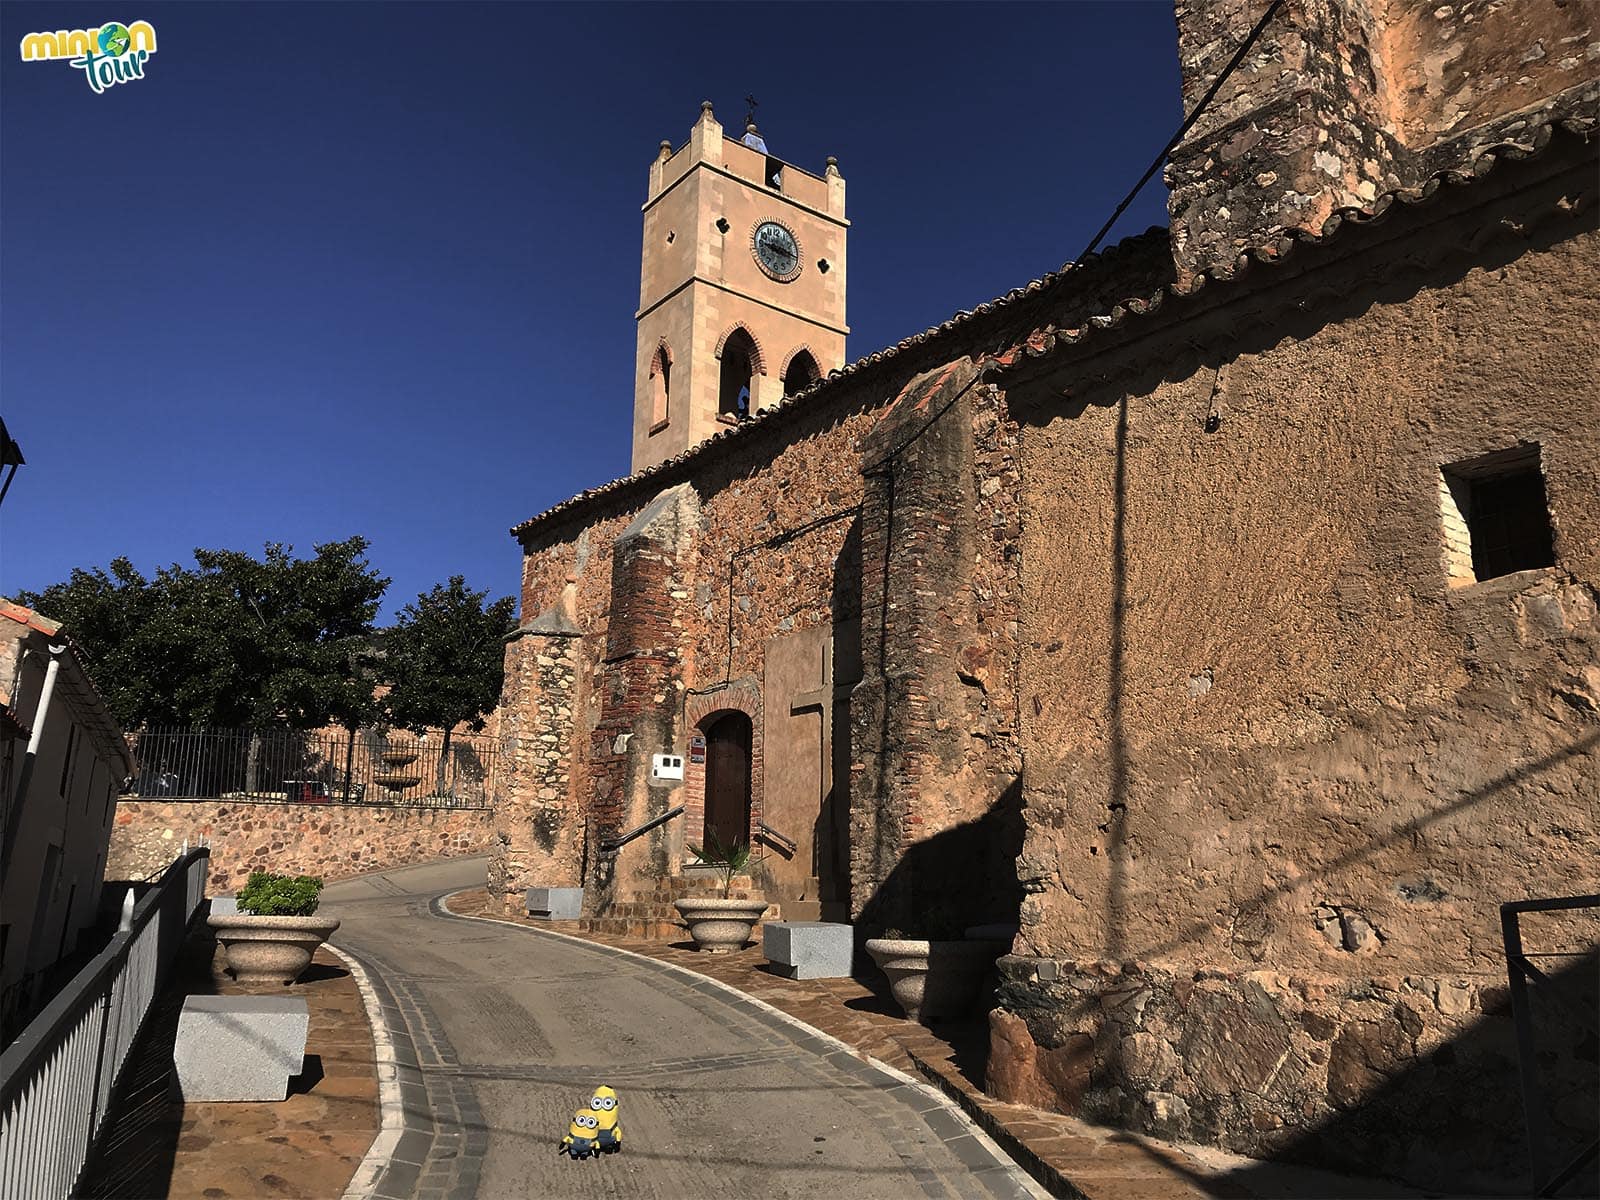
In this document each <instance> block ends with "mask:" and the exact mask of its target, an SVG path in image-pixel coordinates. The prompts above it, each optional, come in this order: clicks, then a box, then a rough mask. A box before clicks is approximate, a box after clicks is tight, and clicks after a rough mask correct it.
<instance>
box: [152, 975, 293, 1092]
mask: <svg viewBox="0 0 1600 1200" xmlns="http://www.w3.org/2000/svg"><path fill="white" fill-rule="evenodd" d="M310 1025H311V1014H310V1011H309V1009H308V1008H307V1006H306V1002H305V999H304V998H303V997H300V996H190V997H188V998H187V999H186V1000H184V1002H183V1011H182V1012H181V1013H180V1014H179V1015H178V1037H177V1041H176V1043H175V1044H174V1046H173V1050H172V1059H173V1065H174V1066H175V1067H176V1068H177V1076H178V1088H179V1091H180V1092H181V1093H182V1096H183V1099H184V1100H186V1101H189V1100H286V1099H288V1096H289V1079H290V1077H291V1076H293V1075H298V1074H300V1071H301V1068H302V1067H303V1065H304V1063H305V1056H306V1032H307V1030H308V1029H309V1028H310Z"/></svg>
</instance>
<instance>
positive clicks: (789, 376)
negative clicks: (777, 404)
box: [783, 350, 822, 396]
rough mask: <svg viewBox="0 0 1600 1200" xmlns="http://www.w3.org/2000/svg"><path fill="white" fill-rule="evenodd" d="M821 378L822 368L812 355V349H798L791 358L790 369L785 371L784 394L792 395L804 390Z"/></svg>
mask: <svg viewBox="0 0 1600 1200" xmlns="http://www.w3.org/2000/svg"><path fill="white" fill-rule="evenodd" d="M821 378H822V370H821V368H820V367H818V366H817V360H816V359H814V358H812V357H811V351H809V350H797V351H796V352H795V356H794V357H793V358H791V359H790V360H789V368H788V370H786V371H785V372H784V373H783V394H784V395H785V396H792V395H794V394H795V393H796V392H803V391H805V390H806V389H807V388H808V387H810V386H811V385H812V384H814V383H815V382H817V380H819V379H821Z"/></svg>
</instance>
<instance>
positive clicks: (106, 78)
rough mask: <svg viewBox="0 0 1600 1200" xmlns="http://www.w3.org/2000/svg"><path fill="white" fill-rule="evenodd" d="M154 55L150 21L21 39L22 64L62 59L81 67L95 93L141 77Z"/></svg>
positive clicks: (36, 35) (114, 23)
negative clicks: (145, 65) (146, 64)
mask: <svg viewBox="0 0 1600 1200" xmlns="http://www.w3.org/2000/svg"><path fill="white" fill-rule="evenodd" d="M155 52H156V31H155V27H154V26H152V25H151V24H150V22H149V21H134V22H132V23H131V24H128V25H124V24H122V22H120V21H107V22H106V23H105V24H104V25H102V26H100V27H99V28H98V29H62V30H58V31H57V32H55V33H30V34H28V35H27V36H26V37H24V38H23V39H22V60H23V61H24V62H46V61H49V60H51V59H56V58H64V59H66V60H67V65H68V66H70V67H78V68H80V69H81V70H82V71H83V73H84V75H85V76H86V77H87V78H88V80H89V86H90V87H91V88H93V89H94V90H95V91H96V92H103V91H105V90H106V89H107V88H108V87H112V86H113V85H115V84H119V83H127V82H128V81H129V80H131V79H143V78H144V64H145V63H146V61H148V59H149V58H150V56H151V55H152V54H154V53H155Z"/></svg>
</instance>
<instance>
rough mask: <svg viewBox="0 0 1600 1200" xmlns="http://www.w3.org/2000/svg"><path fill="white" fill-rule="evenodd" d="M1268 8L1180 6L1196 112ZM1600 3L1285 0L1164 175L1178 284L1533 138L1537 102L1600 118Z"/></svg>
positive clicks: (1255, 3)
mask: <svg viewBox="0 0 1600 1200" xmlns="http://www.w3.org/2000/svg"><path fill="white" fill-rule="evenodd" d="M1266 5H1267V0H1204V2H1194V3H1188V2H1180V3H1179V4H1178V6H1177V18H1178V49H1179V56H1180V59H1181V63H1182V71H1183V99H1184V107H1185V110H1192V109H1193V106H1194V105H1195V104H1197V103H1199V101H1200V99H1201V98H1202V97H1203V96H1204V95H1205V93H1206V91H1207V90H1208V89H1209V88H1210V87H1211V85H1212V84H1213V83H1214V82H1215V81H1216V79H1217V77H1218V76H1219V75H1220V74H1221V73H1222V71H1223V70H1224V68H1225V67H1226V66H1227V64H1228V62H1229V61H1230V60H1231V59H1232V57H1233V55H1234V53H1235V51H1236V50H1237V48H1238V47H1239V45H1240V44H1241V43H1242V42H1243V40H1244V38H1245V36H1246V35H1247V33H1248V32H1249V30H1250V29H1251V28H1252V26H1253V25H1254V23H1255V21H1256V20H1257V19H1258V18H1259V17H1260V15H1261V14H1262V13H1263V12H1264V11H1265V10H1266ZM1596 11H1597V10H1596V8H1595V6H1594V5H1592V4H1580V3H1568V2H1567V0H1467V2H1465V3H1454V4H1438V3H1436V2H1435V0H1287V2H1286V3H1285V4H1284V5H1283V7H1282V8H1280V9H1279V10H1278V12H1277V13H1276V14H1275V15H1274V16H1273V18H1272V20H1271V21H1270V22H1268V24H1267V26H1266V27H1265V28H1264V29H1263V31H1262V34H1261V37H1260V39H1259V40H1258V41H1257V43H1256V45H1255V46H1254V47H1253V48H1252V49H1251V51H1250V53H1248V54H1247V55H1246V56H1245V58H1244V60H1243V61H1242V62H1241V63H1240V64H1239V67H1238V68H1237V69H1236V70H1235V71H1234V73H1233V74H1232V75H1231V76H1230V77H1229V78H1228V79H1227V80H1226V81H1225V82H1224V83H1223V85H1222V88H1221V89H1220V90H1219V91H1218V93H1217V95H1216V97H1215V98H1214V99H1213V100H1212V101H1211V103H1210V105H1209V106H1208V107H1207V109H1206V111H1205V112H1204V113H1203V114H1202V115H1201V117H1200V119H1199V121H1198V122H1197V123H1196V124H1195V126H1194V128H1193V129H1192V130H1190V132H1189V133H1188V135H1187V136H1186V137H1185V138H1184V140H1183V142H1182V143H1181V144H1180V145H1179V146H1178V147H1177V148H1176V149H1175V150H1174V151H1173V153H1172V156H1171V161H1170V163H1169V164H1168V167H1167V171H1166V180H1167V186H1168V188H1169V189H1170V195H1169V196H1168V203H1167V207H1168V211H1169V213H1170V214H1171V237H1172V249H1173V256H1174V258H1175V259H1176V262H1177V267H1178V273H1179V275H1180V277H1183V278H1189V277H1191V276H1192V275H1194V274H1196V273H1198V272H1200V271H1217V270H1221V271H1223V272H1225V273H1226V272H1228V271H1230V270H1231V266H1232V264H1233V262H1234V260H1235V258H1236V256H1237V255H1238V253H1239V251H1240V250H1241V249H1243V248H1244V247H1247V246H1258V245H1261V244H1263V243H1265V242H1267V241H1269V240H1270V239H1271V238H1272V237H1273V236H1275V234H1276V232H1277V231H1282V230H1290V229H1298V230H1306V231H1309V232H1313V233H1315V232H1318V231H1320V230H1321V228H1322V226H1323V223H1324V222H1325V221H1326V220H1327V219H1328V218H1329V217H1330V216H1331V215H1332V214H1333V213H1334V212H1335V211H1336V210H1337V209H1339V208H1341V207H1346V206H1351V207H1355V206H1361V205H1367V204H1370V203H1371V202H1372V201H1374V200H1375V199H1376V198H1377V197H1378V195H1379V194H1380V193H1383V192H1386V191H1390V190H1393V189H1395V188H1400V187H1414V186H1416V185H1418V184H1419V183H1421V182H1422V181H1423V180H1424V179H1425V178H1426V177H1427V176H1428V175H1429V174H1430V173H1431V172H1433V171H1435V170H1439V169H1442V168H1447V167H1448V168H1459V167H1461V166H1462V165H1463V164H1465V163H1468V162H1470V161H1471V159H1472V158H1473V157H1474V156H1475V154H1476V152H1477V150H1478V149H1480V148H1482V147H1486V146H1489V145H1492V144H1494V143H1496V142H1499V141H1511V142H1521V141H1523V140H1524V139H1525V136H1526V125H1527V122H1526V116H1527V112H1528V110H1529V109H1531V108H1532V107H1533V106H1535V105H1546V104H1552V103H1553V104H1555V105H1556V107H1557V108H1559V109H1560V110H1562V111H1564V112H1578V111H1586V110H1588V111H1591V113H1592V108H1593V104H1594V90H1593V89H1594V84H1595V81H1596V79H1597V78H1600V40H1597V29H1600V27H1597V25H1596Z"/></svg>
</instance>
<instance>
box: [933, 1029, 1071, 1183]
mask: <svg viewBox="0 0 1600 1200" xmlns="http://www.w3.org/2000/svg"><path fill="white" fill-rule="evenodd" d="M906 1057H907V1058H909V1059H910V1060H911V1061H912V1063H914V1064H915V1065H916V1068H917V1070H919V1071H921V1072H922V1073H923V1074H924V1075H925V1076H927V1078H928V1081H929V1083H930V1084H932V1085H933V1086H934V1087H936V1088H938V1089H939V1091H940V1092H942V1093H943V1094H944V1095H946V1096H948V1097H950V1099H951V1100H953V1101H954V1102H955V1103H957V1104H959V1105H960V1106H961V1108H962V1109H963V1111H965V1112H966V1114H967V1116H968V1117H969V1118H970V1119H971V1120H972V1121H973V1122H974V1123H976V1124H977V1125H978V1126H979V1127H980V1128H981V1129H982V1130H983V1131H984V1132H985V1133H987V1134H988V1135H989V1136H990V1138H991V1139H992V1140H993V1141H994V1142H995V1143H996V1144H997V1145H999V1146H1000V1148H1001V1149H1002V1150H1004V1151H1005V1153H1006V1154H1007V1155H1009V1156H1010V1158H1011V1161H1012V1162H1014V1163H1016V1164H1017V1165H1018V1166H1020V1167H1021V1168H1022V1169H1023V1170H1024V1171H1026V1172H1027V1173H1028V1174H1029V1175H1032V1176H1033V1178H1034V1179H1035V1180H1036V1181H1037V1182H1038V1183H1039V1184H1040V1185H1041V1186H1042V1187H1043V1188H1044V1189H1045V1190H1046V1191H1047V1192H1049V1193H1050V1195H1052V1196H1056V1197H1060V1200H1088V1197H1087V1196H1085V1195H1084V1193H1083V1192H1082V1191H1080V1190H1079V1188H1078V1186H1077V1185H1076V1184H1075V1183H1073V1182H1072V1180H1070V1179H1068V1178H1067V1177H1066V1176H1065V1175H1063V1174H1062V1173H1061V1172H1060V1171H1058V1170H1057V1169H1056V1168H1055V1167H1053V1166H1051V1165H1050V1164H1049V1163H1048V1162H1046V1161H1045V1160H1044V1159H1042V1158H1040V1157H1039V1155H1037V1154H1035V1153H1034V1151H1033V1150H1032V1148H1030V1147H1029V1145H1028V1143H1027V1142H1025V1141H1023V1140H1022V1139H1021V1138H1019V1137H1018V1136H1017V1135H1016V1134H1014V1133H1012V1132H1011V1131H1010V1130H1009V1129H1007V1128H1006V1127H1005V1126H1004V1125H1003V1124H1002V1123H1001V1122H1000V1121H999V1119H998V1118H996V1117H995V1115H994V1114H993V1113H991V1112H989V1111H988V1110H987V1109H985V1108H984V1107H983V1106H982V1105H981V1104H979V1103H978V1102H977V1101H976V1100H974V1099H973V1098H972V1097H971V1096H969V1095H967V1093H966V1092H964V1091H962V1090H961V1089H960V1088H959V1087H958V1086H956V1084H954V1083H952V1082H951V1081H950V1080H949V1079H947V1078H946V1077H945V1075H944V1073H943V1072H942V1071H940V1070H939V1068H938V1067H936V1066H934V1064H932V1063H930V1062H928V1061H926V1060H925V1059H924V1058H923V1057H922V1056H921V1055H920V1054H918V1053H917V1052H916V1051H915V1050H912V1049H910V1048H909V1047H907V1049H906Z"/></svg>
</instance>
